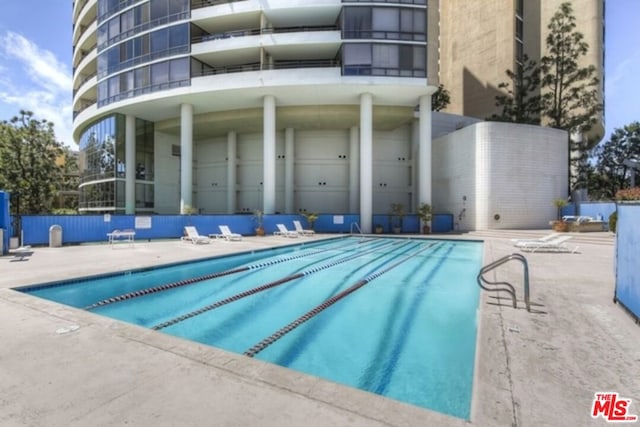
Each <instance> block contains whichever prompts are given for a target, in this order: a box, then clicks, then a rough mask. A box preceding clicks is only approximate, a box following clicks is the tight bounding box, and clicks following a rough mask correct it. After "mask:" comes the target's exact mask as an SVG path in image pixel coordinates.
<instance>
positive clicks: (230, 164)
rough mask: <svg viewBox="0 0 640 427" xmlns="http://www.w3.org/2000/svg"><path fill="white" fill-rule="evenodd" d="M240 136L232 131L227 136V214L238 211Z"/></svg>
mask: <svg viewBox="0 0 640 427" xmlns="http://www.w3.org/2000/svg"><path fill="white" fill-rule="evenodd" d="M237 142H238V135H237V134H236V133H235V132H233V131H231V132H229V133H228V134H227V213H228V214H232V213H235V211H236V183H237V179H236V169H237V162H238V160H237V159H238V154H237Z"/></svg>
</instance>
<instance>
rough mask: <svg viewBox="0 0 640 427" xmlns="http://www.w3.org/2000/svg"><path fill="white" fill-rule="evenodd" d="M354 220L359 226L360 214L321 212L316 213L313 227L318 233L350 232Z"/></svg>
mask: <svg viewBox="0 0 640 427" xmlns="http://www.w3.org/2000/svg"><path fill="white" fill-rule="evenodd" d="M354 222H355V223H356V224H358V226H360V215H354V214H340V215H330V214H322V215H318V219H317V220H316V223H315V227H314V228H315V230H316V231H317V232H318V233H350V232H351V224H353V223H354Z"/></svg>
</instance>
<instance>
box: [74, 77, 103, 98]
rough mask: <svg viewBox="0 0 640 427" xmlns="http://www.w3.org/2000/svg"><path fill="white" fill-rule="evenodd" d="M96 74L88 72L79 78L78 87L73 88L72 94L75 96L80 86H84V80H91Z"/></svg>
mask: <svg viewBox="0 0 640 427" xmlns="http://www.w3.org/2000/svg"><path fill="white" fill-rule="evenodd" d="M97 75H98V74H97V73H92V74H89V75H88V76H84V77H83V78H82V79H80V84H79V85H78V88H77V89H74V90H73V96H74V97H75V96H76V94H77V93H78V92H79V91H80V89H82V86H84V84H85V83H86V82H88V81H89V80H91V79H92V78H94V77H95V76H97Z"/></svg>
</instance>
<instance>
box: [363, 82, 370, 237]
mask: <svg viewBox="0 0 640 427" xmlns="http://www.w3.org/2000/svg"><path fill="white" fill-rule="evenodd" d="M372 165H373V96H372V95H371V94H370V93H363V94H362V95H360V229H361V230H362V232H363V233H371V230H372V215H373V169H372Z"/></svg>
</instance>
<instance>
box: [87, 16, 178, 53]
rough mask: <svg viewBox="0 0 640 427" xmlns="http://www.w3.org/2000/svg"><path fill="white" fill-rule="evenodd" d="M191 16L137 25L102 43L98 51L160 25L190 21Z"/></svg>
mask: <svg viewBox="0 0 640 427" xmlns="http://www.w3.org/2000/svg"><path fill="white" fill-rule="evenodd" d="M190 16H191V13H190V12H180V13H174V14H173V15H169V16H163V17H162V18H158V19H154V20H153V21H149V22H145V23H143V24H140V25H136V26H135V27H133V28H130V29H129V30H127V31H123V32H121V33H119V34H118V35H116V36H114V37H112V38H110V39H109V40H107V41H105V42H102V43H100V44H99V45H98V51H102V50H103V49H106V48H108V47H109V46H112V45H114V44H116V43H118V42H119V41H121V40H124V39H127V38H129V37H131V36H133V35H135V34H138V33H141V32H143V31H146V30H148V29H150V28H155V27H159V26H160V25H164V24H168V23H171V22H178V21H182V20H183V19H189V17H190Z"/></svg>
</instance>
